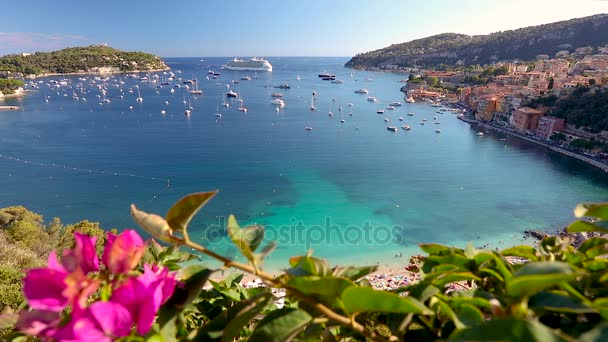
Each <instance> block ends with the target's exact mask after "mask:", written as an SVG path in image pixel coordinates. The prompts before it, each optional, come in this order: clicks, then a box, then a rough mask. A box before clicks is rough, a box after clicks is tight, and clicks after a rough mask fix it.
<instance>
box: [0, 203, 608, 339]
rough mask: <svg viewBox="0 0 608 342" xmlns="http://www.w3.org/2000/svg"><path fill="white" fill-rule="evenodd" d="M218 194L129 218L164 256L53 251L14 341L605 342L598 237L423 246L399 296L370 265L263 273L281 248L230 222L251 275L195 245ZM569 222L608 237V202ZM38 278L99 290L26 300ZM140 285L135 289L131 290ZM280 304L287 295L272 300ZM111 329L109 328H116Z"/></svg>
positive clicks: (117, 250) (304, 261)
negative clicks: (248, 282)
mask: <svg viewBox="0 0 608 342" xmlns="http://www.w3.org/2000/svg"><path fill="white" fill-rule="evenodd" d="M213 195H214V193H213V192H210V193H196V194H192V195H189V196H187V197H185V198H183V199H182V200H180V201H179V202H178V203H176V204H175V205H174V206H173V207H172V208H171V209H170V210H169V212H168V214H167V216H166V218H163V217H160V216H158V215H154V214H148V213H145V212H143V211H140V210H138V209H137V208H136V207H135V206H133V207H132V214H133V217H134V219H135V221H136V222H137V223H138V224H139V225H140V226H141V227H142V228H143V229H145V230H146V231H148V232H149V233H151V234H152V235H153V236H154V237H155V238H156V239H158V240H160V241H164V242H165V243H167V244H169V245H170V246H169V247H162V246H161V245H159V244H157V243H156V242H154V241H151V242H149V243H148V244H147V245H145V246H144V244H143V242H142V241H141V239H139V236H138V235H137V234H136V233H135V232H134V231H129V230H127V231H125V232H123V233H121V234H120V235H119V236H118V237H114V236H113V235H111V236H110V238H109V239H108V242H107V243H106V244H105V248H104V251H103V255H102V264H99V262H96V260H97V255H98V253H96V252H95V251H94V249H95V247H94V246H95V242H96V241H95V238H89V237H87V236H86V235H83V234H80V233H76V241H77V243H76V244H75V245H74V246H73V248H71V249H68V250H67V251H66V252H64V253H63V256H64V257H63V259H62V261H61V262H59V261H58V260H56V258H55V257H54V255H55V254H54V253H51V257H50V258H49V263H48V266H47V267H46V268H39V269H38V270H32V271H29V272H28V275H27V277H26V278H25V281H26V283H25V284H26V287H25V293H26V296H27V298H28V304H29V305H28V306H27V307H24V309H23V310H22V311H20V312H16V313H10V312H8V313H5V314H4V315H3V316H2V319H0V322H3V324H5V325H7V326H8V325H10V324H16V323H18V327H19V329H20V332H15V333H14V335H13V338H23V337H24V336H26V335H23V334H29V335H35V336H38V337H43V338H46V339H56V340H64V336H67V337H66V339H67V338H69V339H70V340H72V341H74V340H77V341H80V340H85V339H83V338H81V337H80V335H81V334H80V333H81V332H79V331H77V330H78V329H74V326H75V324H76V323H78V324H79V326H85V327H86V329H85V331H87V334H86V335H83V336H84V337H87V336H88V337H90V336H98V338H99V339H100V340H104V339H105V340H110V339H118V338H120V339H123V340H133V341H135V340H137V341H172V340H184V341H190V340H192V341H207V340H218V341H220V340H221V341H232V340H235V339H237V340H249V341H286V340H293V339H295V340H324V341H338V340H365V339H368V340H378V341H381V340H395V341H396V340H438V339H444V340H453V341H465V340H466V341H487V340H505V341H573V340H575V339H576V340H582V341H602V340H606V339H607V338H608V320H607V318H608V286H606V285H607V284H608V271H607V270H608V260H607V259H606V258H605V256H606V255H607V254H608V239H606V238H603V237H600V236H594V237H591V238H589V239H586V240H584V241H582V242H579V243H578V244H577V246H578V247H573V241H571V240H572V237H570V236H566V237H563V238H561V237H547V238H545V239H544V240H542V241H541V242H540V243H539V245H538V246H537V247H536V248H534V247H530V246H517V247H512V248H508V249H505V250H502V251H501V252H498V251H486V250H479V249H475V248H473V247H472V246H468V247H467V248H465V249H459V248H454V247H447V246H442V245H437V244H423V245H421V248H422V250H423V251H424V252H425V253H426V254H427V255H426V256H425V257H423V258H421V259H420V260H421V262H419V263H416V264H413V265H410V267H409V268H410V269H411V270H413V271H416V272H420V273H421V274H422V276H423V277H422V279H421V280H420V281H419V282H418V283H414V284H410V285H408V286H406V287H403V288H400V289H397V290H394V291H379V290H374V289H373V288H372V287H371V286H370V284H369V282H368V281H367V279H366V278H365V276H366V275H368V274H370V273H372V272H373V271H375V267H333V268H332V267H330V265H329V264H328V263H327V261H325V260H322V259H318V258H315V257H313V256H312V255H311V254H310V253H309V254H307V255H304V256H299V257H293V258H291V259H290V260H289V264H290V267H289V268H288V269H287V270H285V272H284V273H283V274H280V275H279V276H276V277H275V276H272V275H270V274H268V273H266V272H264V271H263V262H264V258H265V257H266V256H267V255H268V254H269V253H270V252H272V250H273V249H274V247H275V244H274V243H273V242H269V243H268V244H264V243H263V242H264V229H263V228H262V227H259V226H249V227H245V228H241V227H239V225H238V224H237V222H236V220H235V219H234V217H232V216H231V217H230V218H229V220H228V224H227V231H228V235H229V236H230V238H231V239H232V241H233V242H234V244H235V245H236V246H237V247H238V249H239V250H240V252H241V253H242V254H243V256H244V257H245V258H246V259H247V260H248V262H247V263H239V262H236V261H234V260H232V259H229V258H226V257H224V256H222V255H219V254H217V253H215V252H214V251H211V250H209V249H206V248H205V247H203V246H200V245H198V244H196V243H194V242H192V241H191V240H190V239H189V237H188V223H189V222H190V219H191V218H192V216H193V215H194V214H196V213H197V211H198V210H199V209H200V208H201V207H202V206H203V205H204V204H205V203H206V202H207V201H208V200H209V199H210V198H211V197H212V196H213ZM575 214H576V215H577V217H589V218H592V220H582V221H577V222H575V223H573V224H572V225H571V226H570V227H569V228H568V229H569V231H570V232H572V233H575V234H581V233H582V232H593V234H605V233H608V204H597V205H594V204H586V205H580V206H578V207H577V208H576V209H575ZM119 240H120V241H122V242H121V243H118V241H119ZM117 246H118V247H117ZM180 246H184V247H187V248H189V249H194V250H196V251H198V252H200V253H202V254H203V255H205V256H207V257H211V258H213V259H215V260H219V261H221V262H222V263H223V264H224V268H233V269H237V270H241V271H244V272H247V273H252V274H255V275H257V276H258V277H260V278H261V279H262V281H263V283H264V284H265V285H266V286H265V287H258V288H244V287H243V286H241V285H240V281H241V279H242V276H241V275H238V274H231V275H230V276H228V277H226V278H225V279H223V280H222V281H214V280H211V279H210V277H211V276H212V274H213V273H214V272H215V271H216V270H213V269H209V268H206V267H205V266H203V265H202V264H200V263H195V264H192V263H191V262H187V263H185V264H184V262H185V261H191V260H193V259H194V258H196V257H195V256H193V255H191V254H189V253H185V252H181V251H179V247H180ZM144 249H145V251H144ZM514 260H517V261H518V262H514ZM186 265H189V266H186ZM54 270H59V271H60V273H61V272H63V273H61V274H59V275H58V274H56V273H54ZM174 271H177V272H176V273H173V272H174ZM37 272H38V273H39V274H38V275H40V273H41V274H44V276H45V277H51V278H52V277H56V278H57V277H59V278H57V279H70V277H76V276H77V277H80V278H79V279H81V280H87V281H85V282H84V283H86V284H94V286H93V287H94V290H91V289H90V288H87V287H82V286H80V287H78V286H77V287H74V286H75V284H82V283H83V282H76V283H74V282H70V281H63V282H62V281H59V282H56V283H57V284H58V289H59V290H60V291H54V292H53V291H50V290H48V289H45V288H38V289H36V291H33V292H32V288H33V285H32V284H35V282H32V274H36V273H37ZM61 277H66V278H61ZM49 279H50V278H49ZM137 283H140V285H141V286H140V287H141V290H140V291H135V292H134V291H132V289H133V288H134V286H135V284H137ZM28 284H30V285H28ZM205 285H206V286H205ZM66 289H72V290H71V291H66ZM129 291H131V292H129ZM281 293H284V296H285V297H284V298H282V299H278V298H277V295H278V294H281ZM145 303H149V304H146V305H148V306H147V307H149V308H150V310H149V311H148V312H152V313H154V314H155V316H152V317H142V316H141V314H142V312H141V311H138V310H137V309H136V307H137V305H144V304H145ZM136 304H137V305H136ZM41 310H42V311H44V312H46V315H42V312H41ZM48 311H51V312H52V313H53V314H52V315H51V314H48ZM58 315H59V316H60V317H61V320H57V317H59V316H58ZM43 316H44V317H43ZM48 317H51V319H49V318H48ZM103 317H106V318H107V317H113V319H110V321H111V322H110V323H111V324H110V323H108V322H107V319H106V320H104V318H103ZM33 318H34V320H33ZM36 319H37V320H36ZM32 322H35V323H36V324H31V323H32ZM25 323H30V325H28V324H25ZM1 327H2V326H0V328H1ZM32 327H35V328H36V329H32ZM41 327H42V329H41ZM83 329H84V328H83ZM57 331H63V332H65V331H68V332H70V333H71V334H67V335H64V334H60V333H57ZM94 334H95V335H94ZM45 336H46V337H45Z"/></svg>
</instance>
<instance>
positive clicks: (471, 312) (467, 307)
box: [456, 304, 483, 326]
mask: <svg viewBox="0 0 608 342" xmlns="http://www.w3.org/2000/svg"><path fill="white" fill-rule="evenodd" d="M456 316H457V317H458V319H459V320H460V321H461V322H462V323H464V324H465V325H467V326H471V325H475V324H479V323H481V322H483V314H482V313H481V311H480V310H479V309H478V308H476V307H475V306H473V305H471V304H462V305H461V306H460V307H459V308H458V310H457V311H456Z"/></svg>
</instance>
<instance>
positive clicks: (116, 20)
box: [0, 0, 608, 58]
mask: <svg viewBox="0 0 608 342" xmlns="http://www.w3.org/2000/svg"><path fill="white" fill-rule="evenodd" d="M4 7H5V8H4V13H3V14H4V16H3V21H2V23H0V55H5V54H9V53H21V52H29V53H31V52H36V51H52V50H59V49H62V48H66V47H69V46H86V45H93V44H104V43H105V44H108V45H109V46H112V47H115V48H118V49H121V50H130V51H145V52H149V53H153V54H156V55H159V56H163V57H169V58H172V57H201V56H204V57H233V56H244V57H246V56H275V57H334V56H335V57H350V56H354V55H356V54H357V53H362V52H367V51H372V50H375V49H380V48H383V47H386V46H389V45H391V44H398V43H403V42H407V41H411V40H415V39H420V38H424V37H428V36H432V35H435V34H440V33H446V32H453V33H462V34H467V35H478V34H488V33H492V32H498V31H506V30H511V29H518V28H523V27H528V26H535V25H541V24H547V23H552V22H556V21H562V20H568V19H574V18H580V17H585V16H590V15H596V14H602V13H607V12H608V2H607V1H602V0H580V1H578V2H576V6H572V2H571V1H566V0H558V1H555V0H535V1H528V0H512V1H509V2H501V1H497V0H485V1H484V0H462V1H459V2H454V1H450V0H438V1H433V2H428V1H427V2H423V1H417V0H416V1H399V0H381V1H374V2H369V1H363V0H355V1H347V0H335V1H322V0H312V1H308V2H303V3H301V2H290V1H287V2H286V1H280V0H266V1H256V2H248V1H233V2H231V3H230V4H228V5H227V4H226V3H223V2H221V1H217V0H212V1H204V2H199V1H193V0H183V1H174V2H170V1H166V0H152V1H147V2H141V1H139V2H124V1H118V0H108V1H106V2H105V3H104V6H103V7H99V6H98V5H97V4H94V3H88V2H82V1H73V0H64V1H58V2H53V3H51V2H47V1H42V0H31V1H22V2H12V3H10V4H9V5H5V6H4ZM23 13H28V20H27V21H26V20H23V15H22V14H23Z"/></svg>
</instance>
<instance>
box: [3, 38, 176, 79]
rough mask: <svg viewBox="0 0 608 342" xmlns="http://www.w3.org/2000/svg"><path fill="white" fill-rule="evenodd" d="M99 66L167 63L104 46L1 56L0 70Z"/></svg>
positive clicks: (135, 66) (121, 68) (58, 70)
mask: <svg viewBox="0 0 608 342" xmlns="http://www.w3.org/2000/svg"><path fill="white" fill-rule="evenodd" d="M100 67H105V68H107V67H110V68H115V70H117V71H118V70H119V71H123V72H128V71H134V70H142V71H146V70H158V69H165V68H167V65H166V64H165V62H163V60H162V59H160V58H159V57H157V56H154V55H152V54H149V53H144V52H130V51H121V50H117V49H114V48H111V47H108V46H105V45H91V46H87V47H73V48H67V49H63V50H59V51H53V52H36V53H34V54H31V55H26V56H23V55H20V54H19V55H17V54H13V55H6V56H3V57H0V71H10V72H21V73H23V74H24V75H32V74H44V73H72V72H93V71H96V68H100Z"/></svg>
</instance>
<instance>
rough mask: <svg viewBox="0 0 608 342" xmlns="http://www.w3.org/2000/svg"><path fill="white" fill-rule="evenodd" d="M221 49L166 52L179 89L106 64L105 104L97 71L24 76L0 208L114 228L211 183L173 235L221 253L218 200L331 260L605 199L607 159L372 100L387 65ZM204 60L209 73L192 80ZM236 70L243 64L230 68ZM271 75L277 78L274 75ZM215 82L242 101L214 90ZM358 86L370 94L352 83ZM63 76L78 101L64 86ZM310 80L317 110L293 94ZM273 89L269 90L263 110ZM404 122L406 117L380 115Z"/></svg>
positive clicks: (389, 80) (411, 247)
mask: <svg viewBox="0 0 608 342" xmlns="http://www.w3.org/2000/svg"><path fill="white" fill-rule="evenodd" d="M226 60H227V59H226V58H219V59H218V58H168V59H167V62H168V65H169V66H170V67H171V68H172V71H173V72H177V70H180V71H181V74H177V76H178V77H182V78H184V79H192V78H197V79H198V87H199V89H201V90H203V91H204V94H203V95H199V96H196V97H195V96H192V95H190V94H188V93H187V91H186V90H185V88H184V87H183V84H181V82H173V83H171V85H168V86H163V87H162V88H156V87H155V84H152V83H146V82H140V81H139V80H136V79H130V78H127V77H126V76H125V75H115V76H111V77H110V79H109V80H108V81H107V82H106V83H107V84H108V90H107V93H106V98H107V99H109V100H111V103H104V104H100V102H101V98H98V97H97V96H96V95H99V94H100V90H99V88H98V87H97V86H98V85H101V84H102V83H103V82H102V81H97V82H96V83H95V84H91V78H89V79H88V80H87V81H80V80H79V77H80V76H70V77H66V78H65V79H66V80H67V81H68V85H67V86H62V87H60V88H52V87H49V86H47V83H48V82H49V80H51V79H54V80H60V77H50V78H46V79H39V80H37V81H36V82H38V81H43V83H40V84H39V88H40V89H38V90H33V91H31V92H29V93H28V95H27V96H25V97H23V98H21V99H11V100H6V101H5V103H4V104H7V105H18V106H21V107H22V110H21V111H16V112H0V175H1V177H0V207H5V206H10V205H24V206H26V207H28V208H29V209H31V210H33V211H36V212H39V213H41V214H43V215H44V216H45V217H46V219H51V218H52V217H55V216H56V217H60V218H61V219H62V220H63V221H64V222H65V223H73V222H76V221H79V220H82V219H89V220H91V221H99V222H101V223H102V225H103V227H104V228H111V227H117V228H126V227H133V226H134V223H133V221H132V220H131V218H130V217H129V216H128V214H129V204H131V203H135V204H137V205H138V206H139V207H140V208H142V209H143V210H147V211H151V212H157V213H160V214H164V213H166V211H167V209H168V208H169V207H170V206H171V204H172V203H173V202H175V201H177V200H178V199H179V198H180V197H181V196H183V195H186V194H188V193H191V192H197V191H207V190H213V189H219V190H220V193H219V194H218V195H217V196H216V197H215V198H214V199H213V200H212V201H211V202H210V204H209V205H208V206H206V207H205V208H204V209H203V210H201V211H200V213H199V215H198V216H197V219H196V220H195V221H194V222H193V223H192V225H191V228H190V230H191V233H190V234H191V235H193V236H194V237H195V238H196V239H198V240H200V241H201V242H203V243H205V244H207V245H210V246H212V248H214V249H217V250H218V251H220V252H222V253H226V254H230V255H233V254H234V253H235V251H234V249H232V248H231V247H229V244H227V243H226V236H225V233H224V231H223V230H222V229H221V228H222V226H223V222H224V220H225V217H227V215H228V214H230V213H233V214H235V215H236V217H237V219H238V220H239V222H240V223H242V224H243V225H245V224H248V223H258V224H262V225H265V226H266V227H267V233H268V236H269V238H273V239H276V240H278V241H279V244H280V245H279V248H278V249H277V251H275V252H274V254H273V255H272V256H271V257H270V260H269V263H270V264H271V267H274V268H279V267H285V266H287V260H286V257H288V256H293V255H301V254H303V253H304V252H305V251H306V250H307V249H308V248H313V249H314V251H315V255H320V256H323V257H328V258H329V259H330V262H332V264H335V263H340V264H344V263H376V262H378V261H382V262H390V261H391V260H396V259H395V258H394V256H395V254H399V253H403V255H404V258H405V256H407V255H410V254H412V253H418V252H419V249H418V247H417V244H419V243H422V242H437V243H444V244H452V245H457V246H460V247H464V246H465V245H466V244H467V242H473V243H474V244H475V245H476V246H483V245H485V244H489V246H490V247H496V246H503V247H504V246H507V245H509V244H513V243H518V242H521V241H522V234H521V232H522V231H524V230H526V229H554V228H557V227H561V226H564V225H565V224H567V223H568V222H570V221H571V220H573V216H572V209H573V208H574V206H575V205H576V204H577V203H579V202H582V201H606V200H608V175H606V174H604V173H602V172H600V171H598V170H596V169H594V168H592V167H589V166H587V165H585V164H583V163H581V162H578V161H575V160H572V159H569V158H567V157H564V156H561V155H559V154H557V153H554V152H550V151H548V150H546V149H544V148H540V147H537V146H535V145H532V144H530V143H526V142H522V141H520V140H517V139H515V138H511V137H505V136H502V135H499V134H496V133H490V132H487V133H486V134H485V136H482V137H480V136H477V135H476V131H475V129H474V128H473V127H471V126H469V125H468V124H466V123H464V122H461V121H459V120H457V118H456V115H454V114H451V113H449V112H446V113H445V114H438V113H437V108H434V107H431V106H430V104H428V103H415V104H406V103H404V105H403V106H401V107H397V108H396V109H395V110H392V111H391V110H386V112H385V114H382V115H379V114H377V113H376V111H377V110H378V109H383V108H385V107H386V106H387V105H388V103H390V102H392V101H400V102H404V100H403V93H401V92H400V91H399V88H400V87H401V86H402V84H401V83H399V80H400V79H402V78H404V77H406V76H407V75H398V74H391V73H374V72H362V71H355V72H354V73H353V74H352V77H351V70H350V69H347V68H344V67H343V65H344V63H345V62H346V60H347V59H346V58H269V61H270V62H271V63H272V64H273V66H274V70H273V72H257V73H254V72H242V71H241V72H236V71H228V70H221V69H220V65H221V64H223V63H224V62H225V61H226ZM210 69H212V70H216V71H221V73H222V75H221V76H219V77H218V79H216V80H215V79H211V78H210V79H207V76H208V75H207V71H208V70H210ZM324 71H327V72H331V73H335V74H336V75H337V78H338V79H340V80H342V81H344V83H343V84H333V83H331V82H329V81H322V80H321V79H319V78H318V77H317V74H318V73H320V72H324ZM158 74H159V75H160V76H161V78H162V76H163V74H162V73H158ZM143 75H144V74H142V76H143ZM246 75H249V76H251V77H252V78H253V79H252V80H250V81H240V82H239V83H238V84H234V83H231V80H239V79H240V78H241V77H243V76H246ZM298 78H299V79H298ZM121 81H122V82H124V84H121V83H120V82H121ZM281 83H288V84H289V85H291V89H286V90H283V89H275V88H274V87H273V86H275V85H278V84H281ZM78 84H83V87H84V89H85V90H84V93H82V92H81V91H80V89H79V88H75V87H77V86H78ZM174 84H181V85H182V87H181V88H173V85H174ZM135 85H138V86H139V89H140V92H141V96H142V97H143V99H144V100H143V102H141V103H138V102H136V98H137V96H138V95H137V88H133V87H134V86H135ZM227 85H229V86H230V88H231V89H233V90H234V91H236V92H238V93H239V94H240V97H241V99H242V100H243V104H244V106H245V107H247V108H248V112H246V113H245V112H241V111H238V110H237V108H238V107H239V104H238V103H237V101H236V100H234V99H233V100H227V99H226V96H225V93H226V91H227V90H228V88H227ZM363 87H365V88H367V89H368V90H369V95H360V94H355V93H354V91H355V90H356V89H359V88H363ZM73 88H75V89H76V92H77V94H78V95H79V97H80V98H82V97H85V98H86V101H83V100H82V99H80V100H74V99H73V98H72V94H73V92H74V90H73ZM129 88H132V89H133V90H134V92H133V93H129V92H128V89H129ZM171 89H174V93H171ZM121 91H122V94H123V96H124V98H123V99H121V98H120V94H121ZM313 91H315V92H316V93H317V99H318V100H317V102H316V107H317V110H316V111H310V110H309V106H310V99H311V95H312V92H313ZM273 92H281V93H283V94H284V98H283V100H284V101H285V103H286V105H285V107H283V108H282V109H281V110H280V111H279V112H276V110H275V108H276V107H275V106H274V105H272V104H271V100H272V99H273V98H272V97H271V94H272V93H273ZM64 94H65V96H64ZM367 96H375V97H377V98H378V100H379V101H378V102H375V103H372V102H369V101H367ZM45 98H47V99H48V100H49V101H48V102H45ZM332 99H335V101H333V100H332ZM184 100H186V103H187V104H184V103H183V102H184ZM165 101H168V104H166V103H165ZM224 101H228V102H229V103H230V107H229V108H226V107H223V106H221V103H222V102H224ZM349 103H352V107H349V105H348V104H349ZM188 105H190V106H192V107H193V108H194V109H193V110H192V114H191V115H190V117H186V116H185V115H184V110H185V108H186V107H187V106H188ZM129 106H133V109H129ZM340 106H341V107H342V110H339V108H340ZM218 109H219V111H220V112H221V114H222V117H221V118H217V117H216V116H215V114H216V113H217V112H218ZM162 110H164V111H166V113H165V114H161V111H162ZM329 111H331V112H333V113H334V115H333V116H329V115H328V112H329ZM408 112H412V113H414V116H407V115H406V114H407V113H408ZM351 113H352V115H350V114H351ZM400 116H401V117H403V118H404V119H405V121H404V122H400V121H398V117H400ZM434 116H437V120H433V117H434ZM385 118H389V120H390V122H388V123H386V122H385V121H384V119H385ZM422 119H427V120H428V121H426V124H425V125H424V126H422V125H420V124H419V122H420V121H422ZM341 120H344V122H343V123H342V122H341ZM433 121H439V122H440V124H438V125H435V124H433ZM406 123H407V124H409V125H411V127H412V129H411V130H410V131H404V130H401V129H399V130H398V132H395V133H393V132H390V131H387V129H386V127H387V125H394V126H397V127H400V126H401V125H403V124H406ZM307 126H310V127H312V128H313V129H312V130H311V131H307V130H305V127H307ZM436 128H440V129H441V133H439V134H438V133H435V129H436ZM503 138H506V140H504V141H503V140H500V139H503ZM218 227H219V228H218ZM399 261H405V260H401V259H399Z"/></svg>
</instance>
